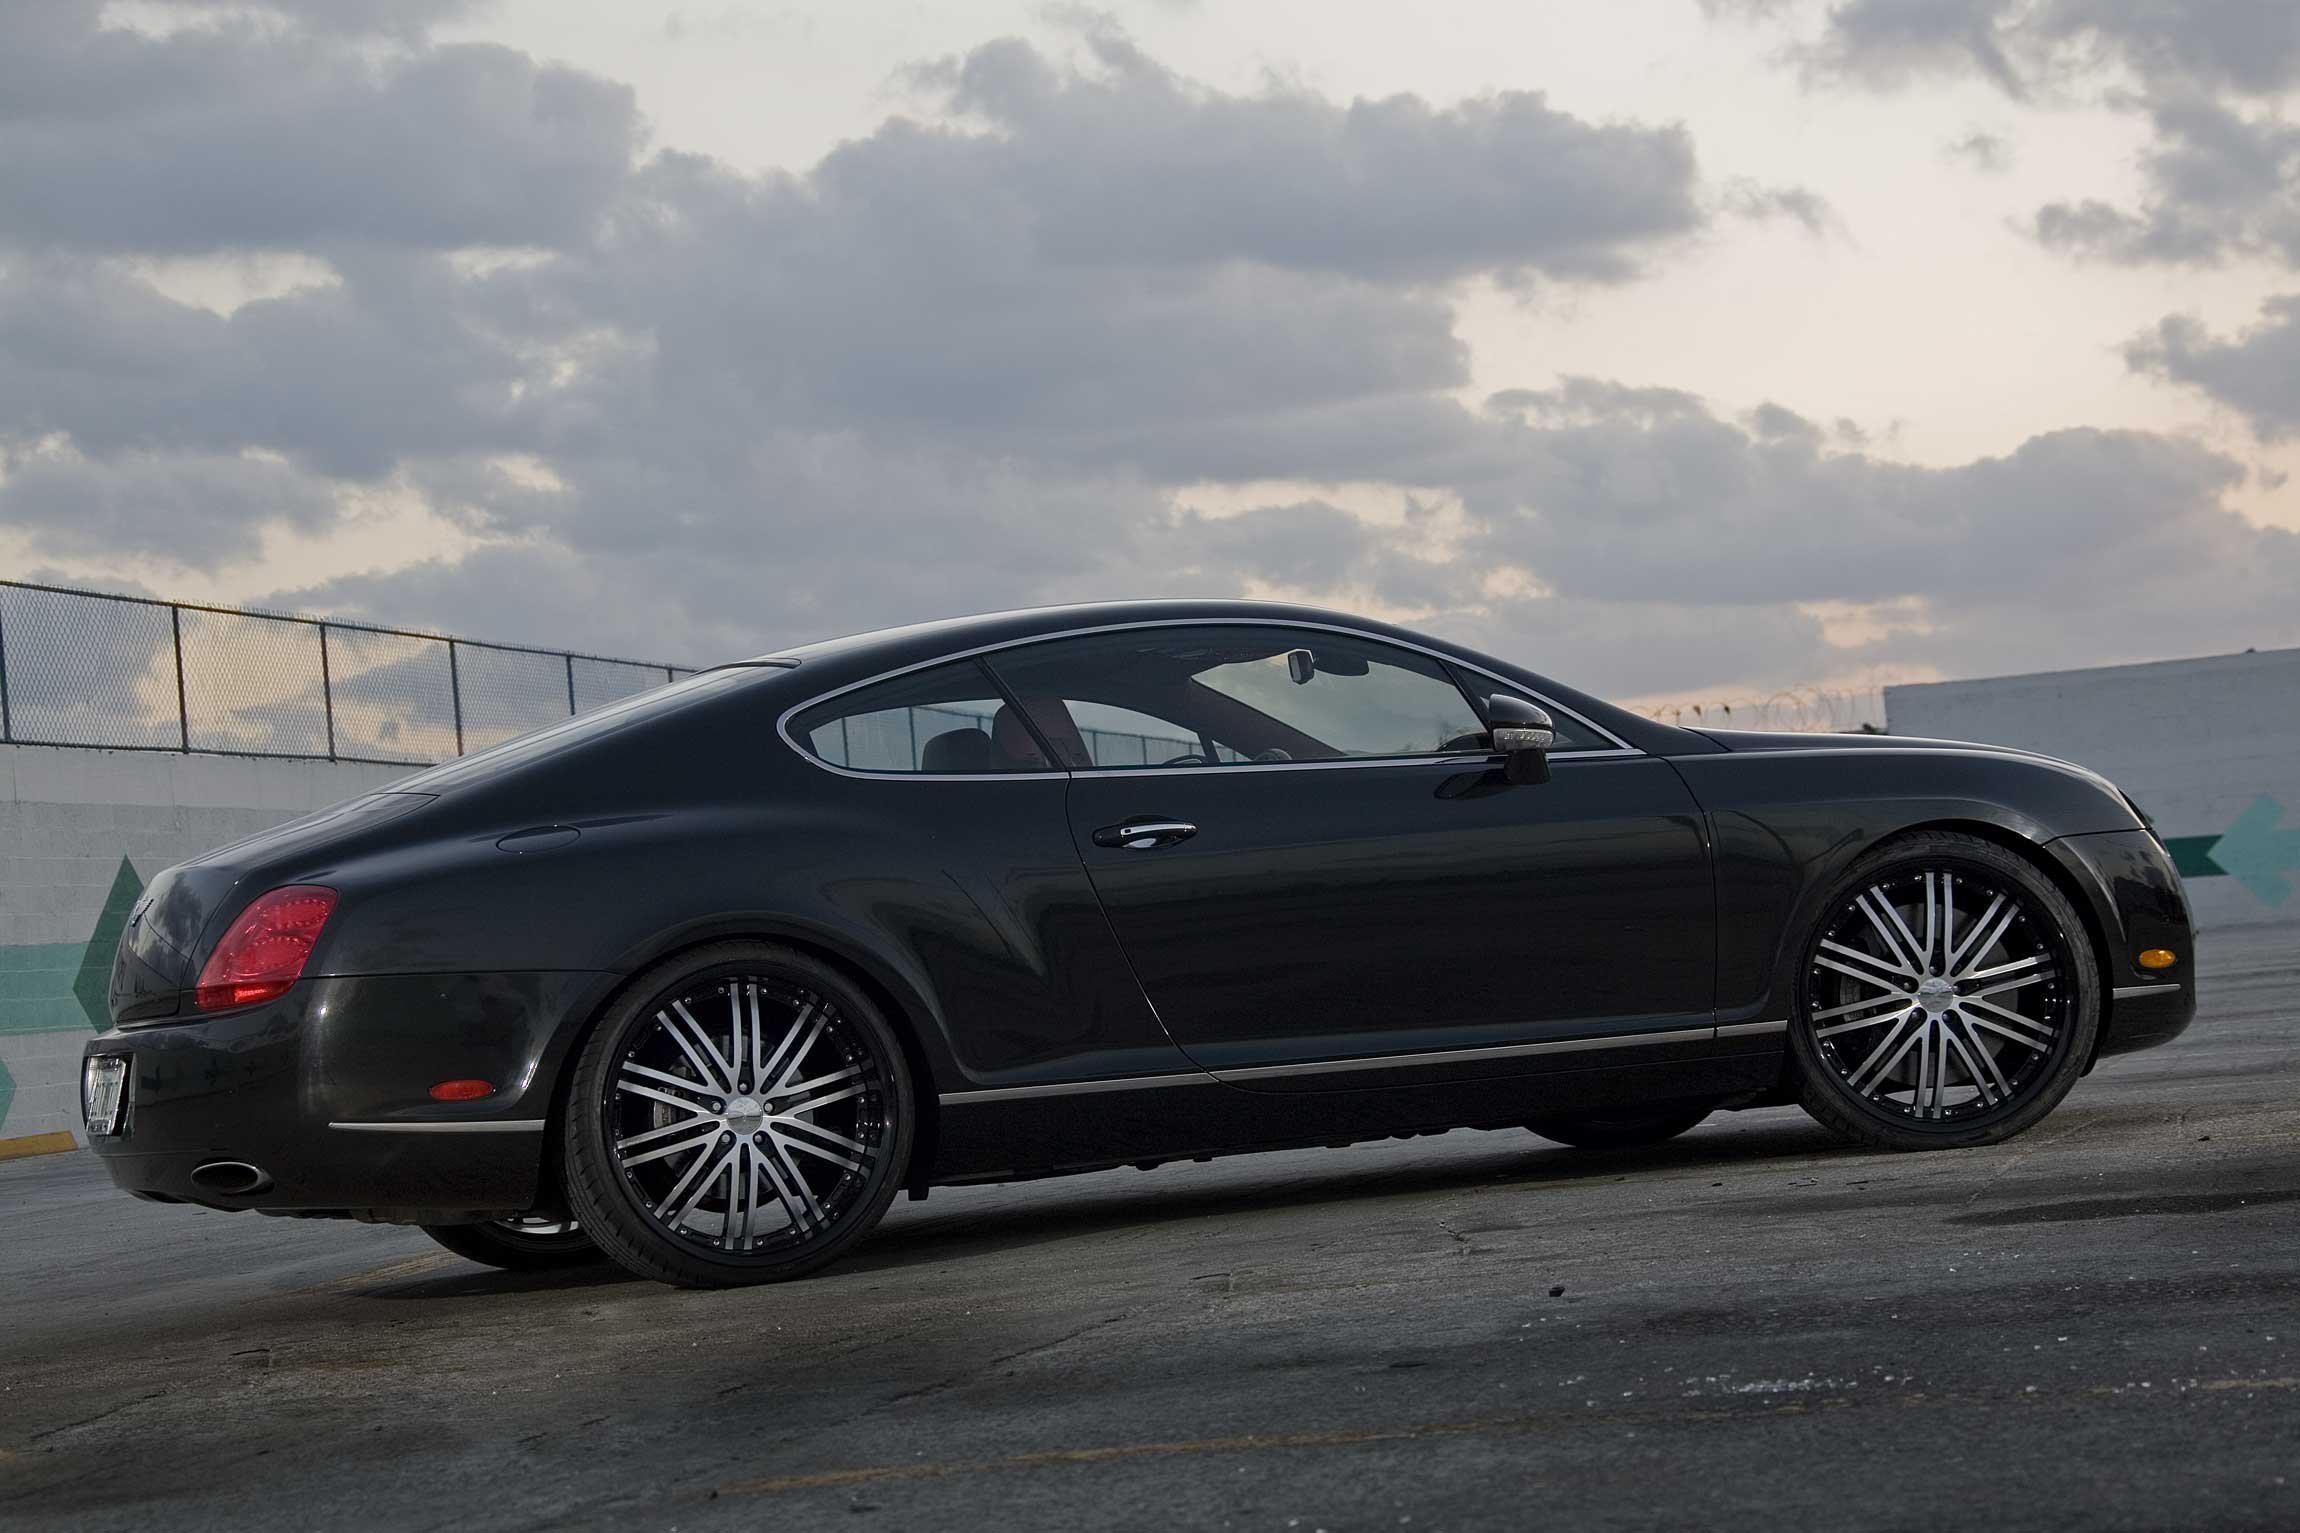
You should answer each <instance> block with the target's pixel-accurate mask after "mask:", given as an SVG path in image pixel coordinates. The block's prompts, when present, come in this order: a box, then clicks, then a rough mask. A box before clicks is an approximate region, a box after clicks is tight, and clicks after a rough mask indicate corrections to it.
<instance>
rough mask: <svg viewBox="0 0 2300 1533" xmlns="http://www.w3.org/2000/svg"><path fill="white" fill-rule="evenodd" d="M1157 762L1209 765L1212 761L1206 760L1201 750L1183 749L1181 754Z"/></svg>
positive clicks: (1170, 764)
mask: <svg viewBox="0 0 2300 1533" xmlns="http://www.w3.org/2000/svg"><path fill="white" fill-rule="evenodd" d="M1158 764H1159V765H1160V766H1209V765H1211V764H1212V763H1210V762H1208V761H1207V759H1206V757H1205V755H1204V754H1203V753H1202V752H1199V751H1184V752H1183V753H1182V754H1181V755H1179V756H1175V757H1172V758H1170V759H1168V760H1165V761H1161V762H1159V763H1158Z"/></svg>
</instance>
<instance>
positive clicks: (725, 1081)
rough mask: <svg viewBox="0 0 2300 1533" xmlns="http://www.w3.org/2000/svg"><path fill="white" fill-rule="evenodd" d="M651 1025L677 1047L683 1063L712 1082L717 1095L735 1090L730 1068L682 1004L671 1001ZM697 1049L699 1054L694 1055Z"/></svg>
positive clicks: (701, 1025) (708, 1036)
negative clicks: (658, 1029) (717, 1092)
mask: <svg viewBox="0 0 2300 1533" xmlns="http://www.w3.org/2000/svg"><path fill="white" fill-rule="evenodd" d="M655 1024H656V1025H657V1026H658V1027H660V1028H662V1029H663V1031H664V1032H666V1033H669V1034H670V1035H671V1041H672V1042H673V1043H676V1044H677V1045H678V1046H679V1052H680V1053H682V1054H684V1055H686V1056H687V1062H688V1063H689V1064H691V1065H693V1066H694V1067H695V1073H696V1074H697V1075H700V1076H701V1077H702V1078H703V1079H704V1080H706V1081H710V1082H712V1083H713V1087H714V1089H716V1090H718V1091H721V1092H727V1091H732V1090H734V1089H735V1072H734V1070H733V1068H732V1067H730V1066H729V1065H728V1063H727V1061H726V1060H725V1059H723V1058H721V1057H720V1055H719V1049H718V1045H716V1044H714V1043H713V1042H711V1039H710V1035H709V1034H707V1033H705V1032H704V1031H703V1024H702V1023H700V1022H697V1021H696V1020H695V1014H694V1013H693V1012H691V1011H689V1010H687V1003H686V1002H685V1001H673V1002H672V1003H671V1004H670V1006H669V1008H668V1009H666V1010H663V1011H658V1012H656V1013H655ZM698 1048H700V1050H701V1052H700V1053H698V1052H697V1049H698Z"/></svg>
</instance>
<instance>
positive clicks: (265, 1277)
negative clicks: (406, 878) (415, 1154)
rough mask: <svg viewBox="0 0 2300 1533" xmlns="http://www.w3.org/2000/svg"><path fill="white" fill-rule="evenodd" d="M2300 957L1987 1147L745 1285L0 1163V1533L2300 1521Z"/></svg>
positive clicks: (1796, 1129) (2223, 997) (1554, 1173)
mask: <svg viewBox="0 0 2300 1533" xmlns="http://www.w3.org/2000/svg"><path fill="white" fill-rule="evenodd" d="M2293 948H2294V943H2293V940H2292V938H2291V935H2290V933H2289V930H2286V931H2284V932H2276V931H2273V930H2267V929H2263V930H2255V931H2249V932H2245V931H2234V932H2227V933H2221V934H2216V935H2210V936H2208V937H2207V938H2206V939H2205V942H2204V945H2203V950H2202V953H2201V960H2200V961H2201V964H2202V968H2203V972H2204V974H2205V976H2206V978H2205V981H2204V1015H2203V1016H2202V1017H2201V1018H2200V1019H2199V1020H2198V1022H2197V1024H2196V1026H2195V1027H2194V1028H2193V1029H2191V1030H2190V1032H2189V1033H2188V1034H2187V1036H2186V1037H2184V1038H2183V1039H2181V1040H2180V1041H2179V1042H2177V1043H2175V1044H2173V1045H2171V1046H2169V1047H2166V1048H2163V1049H2159V1050H2155V1051H2153V1052H2150V1053H2146V1054H2140V1055H2135V1056H2130V1057H2128V1058H2124V1059H2119V1060H2112V1061H2110V1062H2108V1063H2107V1064H2105V1065H2103V1066H2102V1067H2101V1068H2100V1069H2099V1070H2098V1071H2096V1072H2095V1073H2094V1074H2093V1075H2092V1076H2090V1077H2089V1078H2087V1079H2086V1080H2085V1081H2084V1082H2082V1083H2081V1084H2080V1085H2079V1086H2078V1087H2077V1089H2076V1092H2075V1093H2074V1095H2072V1096H2071V1097H2070V1098H2069V1100H2068V1101H2067V1102H2066V1103H2065V1104H2064V1105H2063V1106H2062V1107H2061V1109H2060V1110H2059V1111H2058V1112H2057V1113H2056V1114H2055V1115H2054V1116H2053V1117H2051V1118H2049V1119H2047V1120H2046V1121H2045V1122H2044V1123H2043V1124H2042V1125H2041V1126H2040V1127H2038V1128H2036V1129H2034V1130H2032V1131H2031V1132H2030V1133H2029V1134H2028V1135H2027V1136H2025V1137H2023V1138H2020V1139H2016V1140H2014V1141H2012V1142H2011V1143H2009V1144H2006V1145H2001V1146H1998V1147H1995V1148H1992V1149H1986V1150H1963V1151H1953V1152H1946V1153H1937V1154H1929V1155H1887V1154H1879V1153H1873V1152H1870V1151H1866V1150H1861V1149H1854V1148H1849V1147H1846V1146H1843V1145H1840V1144H1838V1143H1836V1142H1834V1141H1832V1140H1831V1139H1830V1138H1829V1137H1828V1136H1827V1135H1826V1134H1824V1133H1823V1132H1822V1131H1821V1130H1820V1129H1819V1128H1818V1127H1816V1126H1815V1125H1813V1124H1812V1123H1811V1122H1810V1121H1809V1120H1807V1119H1806V1118H1804V1117H1803V1116H1802V1115H1801V1114H1798V1113H1796V1112H1794V1111H1793V1110H1777V1111H1764V1112H1754V1113H1740V1114H1724V1115H1720V1116H1718V1117H1716V1118H1713V1119H1712V1120H1710V1122H1709V1123H1707V1124H1705V1125H1704V1126H1702V1127H1701V1128H1699V1129H1697V1130H1695V1131H1694V1132H1693V1133H1691V1134H1689V1135H1687V1136H1686V1137H1685V1138H1683V1139H1681V1140H1679V1141H1676V1142H1675V1143H1673V1144H1670V1145H1668V1146H1665V1147H1662V1148H1659V1149H1655V1150H1649V1151H1640V1152H1634V1153H1590V1152H1583V1151H1571V1150H1564V1149H1558V1148H1552V1147H1549V1146H1548V1145H1546V1144H1545V1143H1544V1142H1543V1141H1541V1140H1538V1139H1535V1138H1533V1137H1532V1136H1531V1135H1527V1134H1518V1133H1504V1134H1489V1133H1469V1132H1463V1133H1456V1134H1450V1135H1446V1136H1443V1137H1441V1138H1434V1139H1423V1140H1417V1141H1413V1142H1410V1143H1399V1144H1389V1145H1379V1146H1361V1147H1358V1148H1353V1149H1348V1150H1317V1151H1300V1152H1293V1153H1286V1154H1274V1155H1263V1156H1254V1157H1246V1158H1241V1159H1236V1160H1226V1161H1217V1162H1214V1163H1212V1164H1210V1165H1175V1166H1167V1167H1163V1168H1161V1169H1159V1170H1156V1171H1152V1172H1147V1173H1144V1172H1135V1171H1118V1172H1110V1173H1105V1174H1101V1175H1097V1176H1091V1177H1078V1178H1069V1179H1065V1180H1060V1181H1051V1182H1041V1183H1034V1184H1026V1185H1021V1186H1015V1187H1004V1188H980V1189H965V1190H951V1191H938V1192H936V1193H935V1194H934V1196H933V1197H932V1198H931V1199H930V1200H928V1201H927V1202H925V1203H923V1204H910V1203H898V1204H897V1205H896V1206H895V1209H894V1212H893V1213H892V1214H891V1215H890V1216H889V1218H888V1220H887V1222H886V1224H885V1226H884V1227H883V1228H882V1230H881V1232H880V1233H879V1234H878V1235H877V1236H875V1237H874V1238H873V1239H872V1240H871V1241H870V1242H868V1243H867V1244H866V1245H864V1246H863V1247H861V1248H860V1249H859V1250H858V1251H857V1252H856V1254H855V1255H854V1256H853V1257H851V1258H850V1259H848V1260H847V1261H846V1262H845V1263H844V1264H842V1265H840V1266H838V1267H835V1268H834V1269H832V1270H831V1271H830V1272H828V1273H826V1274H824V1275H823V1276H820V1277H818V1278H814V1279H811V1280H808V1281H806V1282H802V1283H797V1284H791V1285H785V1286H782V1287H778V1288H767V1289H753V1290H746V1291H741V1292H730V1293H684V1292H678V1291H675V1290H672V1289H668V1288H662V1287H658V1286H655V1285H653V1284H649V1283H645V1282H640V1281H637V1280H633V1279H628V1278H625V1277H623V1276H622V1275H621V1274H620V1273H618V1272H616V1271H614V1270H613V1269H608V1268H600V1269H596V1270H586V1271H584V1272H581V1273H578V1274H575V1275H560V1276H547V1277H535V1276H521V1275H514V1274H508V1273H499V1272H495V1271H493V1270H491V1269H487V1268H482V1267H478V1266H474V1265H472V1264H470V1263H467V1262H464V1261H462V1260H460V1259H458V1258H456V1257H454V1256H451V1255H449V1254H448V1253H446V1252H445V1251H442V1250H440V1249H438V1248H437V1247H435V1246H433V1245H432V1244H431V1243H430V1242H429V1241H428V1240H426V1239H425V1238H424V1237H423V1236H422V1235H421V1234H420V1233H419V1232H416V1231H412V1230H401V1229H388V1228H369V1227H364V1226H359V1225H347V1224H336V1223H321V1222H303V1221H292V1220H277V1219H263V1218H258V1217H255V1216H253V1215H246V1214H240V1215H225V1214H203V1213H194V1212H191V1211H188V1210H184V1209H173V1208H164V1207H157V1206H153V1205H149V1204H144V1203H138V1202H135V1201H133V1200H130V1199H128V1198H127V1197H125V1196H123V1195H120V1194H117V1193H115V1192H113V1191H112V1190H111V1187H110V1184H109V1182H108V1181H107V1180H106V1179H105V1178H104V1176H103V1174H102V1172H101V1170H100V1169H99V1168H98V1167H97V1166H96V1165H95V1163H94V1162H93V1160H92V1158H91V1157H89V1156H87V1155H85V1154H82V1153H74V1154H70V1155H60V1156H52V1157H47V1158H44V1159H39V1160H32V1161H23V1162H16V1163H11V1164H5V1165H0V1527H6V1528H8V1529H10V1530H25V1533H30V1530H35V1529H63V1528H73V1529H80V1528H89V1529H97V1528H103V1529H112V1528H117V1529H138V1530H148V1529H150V1528H153V1527H165V1528H169V1529H171V1530H188V1529H208V1528H218V1529H258V1528H283V1529H284V1528H294V1529H311V1528H333V1527H388V1528H442V1529H449V1528H452V1529H521V1528H622V1527H633V1528H674V1527H675V1528H704V1529H718V1528H726V1529H736V1528H741V1529H751V1528H768V1527H782V1528H819V1527H826V1526H839V1527H843V1528H852V1529H858V1530H859V1529H867V1528H872V1527H879V1528H889V1529H892V1528H902V1529H912V1528H927V1529H942V1528H951V1529H967V1530H970V1533H979V1530H981V1529H984V1528H986V1527H995V1528H997V1529H999V1530H1001V1533H1004V1530H1009V1529H1024V1528H1042V1527H1043V1528H1065V1529H1068V1528H1080V1527H1091V1528H1105V1527H1125V1528H1170V1527H1209V1528H1226V1527H1235V1528H1268V1529H1280V1530H1301V1533H1309V1530H1314V1529H1321V1528H1322V1529H1329V1530H1333V1533H1341V1530H1344V1529H1372V1528H1385V1529H1401V1528H1402V1529H1413V1530H1427V1529H1469V1528H1497V1529H1521V1528H1543V1527H1557V1528H1571V1529H1574V1530H1576V1533H1586V1530H1595V1529H1607V1528H1648V1527H1678V1526H1691V1525H1699V1526H1702V1527H1708V1528H1761V1529H1781V1528H1801V1527H1814V1528H1822V1527H1825V1528H1839V1527H1871V1528H1909V1529H1918V1528H1922V1529H1928V1530H1937V1529H1941V1528H1944V1527H1959V1526H1968V1525H1970V1526H1981V1527H1985V1528H1988V1529H1990V1530H1992V1533H1994V1530H1999V1529H2019V1528H2083V1529H2086V1530H2088V1533H2099V1530H2112V1529H2128V1528H2129V1529H2141V1528H2280V1529H2289V1528H2294V1527H2300V999H2296V994H2295V980H2296V978H2300V954H2296V953H2295V952H2294V951H2293Z"/></svg>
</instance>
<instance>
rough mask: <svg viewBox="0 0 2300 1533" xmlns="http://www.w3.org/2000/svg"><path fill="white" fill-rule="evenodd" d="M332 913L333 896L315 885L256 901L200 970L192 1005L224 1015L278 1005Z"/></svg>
mask: <svg viewBox="0 0 2300 1533" xmlns="http://www.w3.org/2000/svg"><path fill="white" fill-rule="evenodd" d="M334 909H335V891H334V890H333V889H329V888H324V887H322V886H321V885H319V884H289V885H288V886H287V887H285V888H283V889H274V890H273V891H272V892H271V893H269V894H266V895H263V896H261V897H259V898H258V899H257V900H256V901H255V902H254V903H252V904H250V905H249V906H248V908H247V909H245V910H243V911H241V912H240V918H239V919H238V920H236V921H234V922H233V923H232V929H231V930H230V931H227V932H225V933H224V940H223V941H221V942H219V943H217V944H216V950H215V951H214V952H213V953H211V954H209V955H208V963H207V967H206V968H204V969H202V970H200V985H199V989H198V990H196V991H195V992H194V993H193V999H194V1000H195V1001H196V1002H197V1003H198V1005H199V1008H200V1010H202V1011H223V1010H225V1009H226V1008H228V1007H233V1006H253V1005H254V1004H255V1003H256V1002H258V1001H271V1000H277V999H278V998H279V997H281V996H283V995H285V994H287V993H288V987H289V986H290V985H293V984H294V983H295V982H296V981H297V980H298V979H300V978H301V977H302V976H303V966H304V965H305V964H306V963H307V962H309V961H310V959H311V950H312V945H313V944H314V943H316V942H318V941H319V933H320V928H321V927H323V926H325V925H327V918H328V915H329V913H330V912H332V911H333V910H334Z"/></svg>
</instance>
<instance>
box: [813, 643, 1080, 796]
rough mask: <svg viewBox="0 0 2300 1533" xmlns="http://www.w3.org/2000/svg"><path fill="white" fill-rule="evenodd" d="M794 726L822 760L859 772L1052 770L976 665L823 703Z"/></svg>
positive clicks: (941, 670) (1026, 729) (900, 678)
mask: <svg viewBox="0 0 2300 1533" xmlns="http://www.w3.org/2000/svg"><path fill="white" fill-rule="evenodd" d="M792 726H793V728H794V729H795V731H796V732H797V735H798V738H799V739H800V740H801V741H802V742H804V743H805V745H806V747H807V749H808V750H810V751H812V752H813V753H814V754H815V755H817V756H819V757H821V758H822V759H823V760H825V761H827V762H829V763H830V764H831V765H832V766H841V767H846V768H848V769H850V770H852V771H857V772H927V773H933V774H936V775H943V774H973V773H990V772H1043V771H1046V770H1047V769H1048V768H1047V760H1046V753H1045V751H1044V750H1042V749H1041V748H1040V747H1039V744H1038V741H1037V738H1036V737H1035V736H1034V735H1033V734H1032V733H1031V730H1030V726H1029V725H1028V724H1027V723H1025V722H1024V721H1023V718H1022V716H1021V715H1020V714H1018V713H1016V712H1015V711H1014V709H1013V708H1012V707H1011V706H1010V705H1009V704H1008V703H1007V702H1006V700H1005V699H1004V698H1003V697H1001V696H1000V695H999V692H998V688H997V687H996V686H994V685H993V684H992V683H991V680H990V678H989V676H988V675H987V674H985V673H984V671H983V669H982V667H981V666H980V665H978V664H976V663H975V662H973V661H971V660H969V661H962V662H960V663H958V664H955V665H944V666H937V667H935V668H934V669H933V670H929V671H919V672H915V673H913V674H912V675H909V676H898V677H896V678H895V679H893V680H892V681H884V682H880V683H879V684H878V685H876V686H871V687H864V688H861V689H860V690H858V691H854V692H849V693H847V694H845V695H844V696H841V697H834V698H832V699H830V700H829V701H827V702H823V703H817V704H816V705H815V706H814V707H812V708H809V709H807V710H806V711H805V712H803V713H801V714H800V715H799V716H798V717H797V718H796V719H794V720H792Z"/></svg>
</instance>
